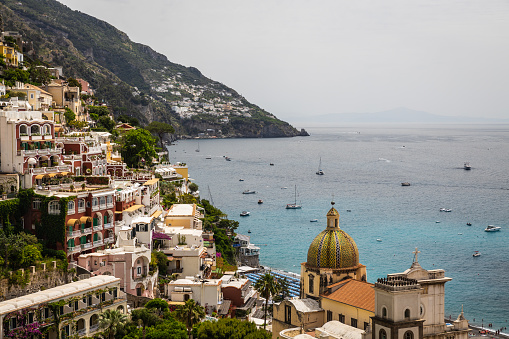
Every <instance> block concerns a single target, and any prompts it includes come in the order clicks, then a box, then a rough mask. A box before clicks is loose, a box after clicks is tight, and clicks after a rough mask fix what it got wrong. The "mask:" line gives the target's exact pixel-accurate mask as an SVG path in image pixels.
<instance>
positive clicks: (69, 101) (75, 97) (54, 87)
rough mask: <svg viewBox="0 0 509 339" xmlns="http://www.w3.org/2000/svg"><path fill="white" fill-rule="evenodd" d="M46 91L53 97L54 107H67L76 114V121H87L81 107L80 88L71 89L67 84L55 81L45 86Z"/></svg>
mask: <svg viewBox="0 0 509 339" xmlns="http://www.w3.org/2000/svg"><path fill="white" fill-rule="evenodd" d="M45 90H46V92H48V93H50V94H51V96H52V97H53V102H52V106H53V107H58V108H66V107H67V108H69V109H70V110H71V111H73V112H74V114H76V120H78V121H85V119H86V115H85V114H84V113H83V107H82V106H81V99H80V95H81V93H80V88H79V87H70V86H69V85H68V84H67V83H65V82H63V83H60V82H58V81H53V82H51V83H49V84H47V85H46V86H45Z"/></svg>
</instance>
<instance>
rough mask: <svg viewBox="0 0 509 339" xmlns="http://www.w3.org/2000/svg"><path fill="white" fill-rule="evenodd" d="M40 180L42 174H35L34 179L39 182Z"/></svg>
mask: <svg viewBox="0 0 509 339" xmlns="http://www.w3.org/2000/svg"><path fill="white" fill-rule="evenodd" d="M42 178H44V174H37V175H36V176H35V179H37V180H40V179H42Z"/></svg>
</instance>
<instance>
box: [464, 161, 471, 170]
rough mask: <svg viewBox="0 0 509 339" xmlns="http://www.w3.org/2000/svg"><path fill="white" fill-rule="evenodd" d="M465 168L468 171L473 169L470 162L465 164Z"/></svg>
mask: <svg viewBox="0 0 509 339" xmlns="http://www.w3.org/2000/svg"><path fill="white" fill-rule="evenodd" d="M463 168H464V169H465V170H467V171H470V170H471V169H472V166H470V163H469V162H466V163H464V164H463Z"/></svg>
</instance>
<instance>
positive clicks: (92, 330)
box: [88, 324, 99, 334]
mask: <svg viewBox="0 0 509 339" xmlns="http://www.w3.org/2000/svg"><path fill="white" fill-rule="evenodd" d="M98 329H99V324H96V325H92V326H90V330H88V334H92V333H94V332H95V331H97V330H98Z"/></svg>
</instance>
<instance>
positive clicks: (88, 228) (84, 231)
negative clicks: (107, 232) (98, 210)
mask: <svg viewBox="0 0 509 339" xmlns="http://www.w3.org/2000/svg"><path fill="white" fill-rule="evenodd" d="M91 233H92V227H87V228H84V229H82V230H81V234H91Z"/></svg>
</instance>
